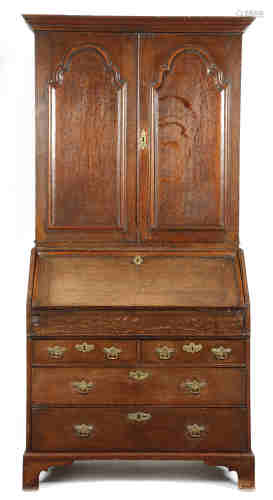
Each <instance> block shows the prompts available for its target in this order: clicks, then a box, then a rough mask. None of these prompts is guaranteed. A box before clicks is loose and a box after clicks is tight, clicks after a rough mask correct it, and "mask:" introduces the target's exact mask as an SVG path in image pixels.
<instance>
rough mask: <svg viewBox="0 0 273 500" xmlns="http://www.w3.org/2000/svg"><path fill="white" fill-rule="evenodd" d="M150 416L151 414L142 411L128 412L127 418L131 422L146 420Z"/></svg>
mask: <svg viewBox="0 0 273 500" xmlns="http://www.w3.org/2000/svg"><path fill="white" fill-rule="evenodd" d="M150 418H152V415H151V414H150V413H145V412H143V411H138V412H136V413H128V419H129V420H131V422H147V420H150Z"/></svg>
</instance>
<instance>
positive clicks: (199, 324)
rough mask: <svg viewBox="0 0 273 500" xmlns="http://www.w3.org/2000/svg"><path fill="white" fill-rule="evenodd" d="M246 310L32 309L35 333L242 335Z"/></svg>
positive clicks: (52, 334) (33, 330)
mask: <svg viewBox="0 0 273 500" xmlns="http://www.w3.org/2000/svg"><path fill="white" fill-rule="evenodd" d="M245 315H246V311H245V310H230V309H228V310H219V311H217V312H215V311H211V312H210V311H200V312H196V311H179V310H166V311H164V310H160V309H156V310H154V311H149V310H145V309H143V310H116V311H112V310H99V311H94V310H93V311H92V310H73V311H71V310H43V309H38V310H36V311H33V313H32V333H33V334H34V335H51V336H56V335H78V334H80V335H99V336H109V334H111V335H112V334H114V335H121V336H122V335H135V334H145V335H166V334H167V335H187V336H195V335H199V336H200V335H213V336H215V335H223V334H228V335H229V336H236V335H242V334H244V333H246V326H245Z"/></svg>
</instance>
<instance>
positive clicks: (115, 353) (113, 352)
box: [103, 345, 122, 359]
mask: <svg viewBox="0 0 273 500" xmlns="http://www.w3.org/2000/svg"><path fill="white" fill-rule="evenodd" d="M103 351H104V353H105V354H106V357H107V359H119V357H120V356H119V355H120V353H121V352H122V349H120V348H118V347H115V346H114V345H112V346H111V347H104V348H103Z"/></svg>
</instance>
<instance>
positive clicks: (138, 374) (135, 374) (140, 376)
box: [129, 370, 150, 381]
mask: <svg viewBox="0 0 273 500" xmlns="http://www.w3.org/2000/svg"><path fill="white" fill-rule="evenodd" d="M149 375H150V374H149V372H144V371H142V370H132V371H130V372H129V378H132V379H133V380H138V381H141V380H145V379H146V378H147V377H149Z"/></svg>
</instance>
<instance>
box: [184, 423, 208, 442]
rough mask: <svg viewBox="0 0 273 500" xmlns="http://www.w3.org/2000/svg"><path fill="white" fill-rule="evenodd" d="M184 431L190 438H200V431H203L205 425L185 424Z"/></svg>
mask: <svg viewBox="0 0 273 500" xmlns="http://www.w3.org/2000/svg"><path fill="white" fill-rule="evenodd" d="M186 431H187V434H188V435H189V436H190V437H191V438H194V439H196V438H201V434H202V432H204V431H205V426H204V425H197V424H191V425H186Z"/></svg>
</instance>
